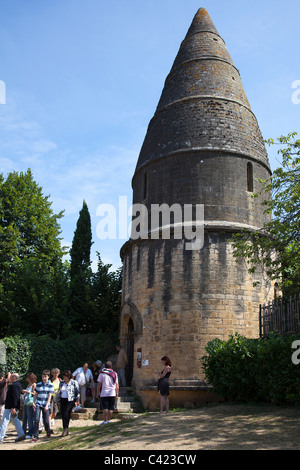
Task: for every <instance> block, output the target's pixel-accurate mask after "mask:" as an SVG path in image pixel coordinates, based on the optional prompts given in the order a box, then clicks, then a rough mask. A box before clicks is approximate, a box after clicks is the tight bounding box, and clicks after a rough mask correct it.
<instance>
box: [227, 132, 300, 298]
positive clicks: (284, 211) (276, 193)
mask: <svg viewBox="0 0 300 470" xmlns="http://www.w3.org/2000/svg"><path fill="white" fill-rule="evenodd" d="M267 144H268V145H270V146H273V145H278V146H279V150H278V154H279V155H280V156H281V165H280V167H278V168H277V169H276V170H275V171H274V173H273V176H272V178H270V180H269V181H264V180H261V182H262V183H263V189H262V192H263V193H264V194H265V201H264V203H263V204H264V206H265V211H266V213H268V214H270V215H272V219H271V220H270V221H269V222H268V223H266V224H265V225H264V227H261V229H260V230H258V231H255V232H253V233H249V232H247V231H244V232H242V233H241V234H238V235H236V236H235V241H234V251H235V256H236V258H240V257H244V258H246V259H247V262H248V264H249V271H250V272H255V270H256V269H257V266H258V265H262V266H263V268H264V271H265V273H266V274H267V276H268V278H269V279H272V280H276V281H277V282H279V284H280V286H281V288H282V291H283V293H284V294H285V295H291V294H294V293H297V292H299V290H300V140H299V139H297V133H296V132H294V133H290V134H288V136H281V137H279V138H278V139H277V141H276V142H275V141H274V140H273V139H269V140H268V141H267ZM254 197H257V194H254Z"/></svg>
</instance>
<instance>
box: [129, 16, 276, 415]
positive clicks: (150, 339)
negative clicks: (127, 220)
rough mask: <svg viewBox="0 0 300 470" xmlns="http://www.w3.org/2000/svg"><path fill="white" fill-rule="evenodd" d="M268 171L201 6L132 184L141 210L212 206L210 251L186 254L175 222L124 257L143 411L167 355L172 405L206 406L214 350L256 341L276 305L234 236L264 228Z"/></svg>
mask: <svg viewBox="0 0 300 470" xmlns="http://www.w3.org/2000/svg"><path fill="white" fill-rule="evenodd" d="M270 173H271V172H270V167H269V162H268V156H267V153H266V149H265V146H264V142H263V138H262V135H261V132H260V130H259V126H258V123H257V120H256V117H255V115H254V114H253V112H252V110H251V108H250V105H249V102H248V99H247V97H246V94H245V91H244V88H243V85H242V82H241V77H240V74H239V71H238V69H237V68H236V67H235V65H234V63H233V61H232V58H231V56H230V55H229V53H228V51H227V48H226V45H225V42H224V40H223V39H222V38H221V37H220V35H219V33H218V31H217V29H216V27H215V26H214V24H213V22H212V20H211V18H210V16H209V15H208V13H207V11H206V10H205V9H204V8H200V10H199V11H198V12H197V14H196V15H195V18H194V20H193V22H192V24H191V27H190V29H189V30H188V33H187V35H186V37H185V39H184V41H183V42H182V44H181V47H180V50H179V52H178V55H177V57H176V59H175V61H174V64H173V67H172V69H171V72H170V73H169V75H168V77H167V78H166V81H165V86H164V89H163V92H162V95H161V98H160V101H159V103H158V106H157V109H156V112H155V114H154V117H153V118H152V120H151V121H150V124H149V127H148V131H147V134H146V137H145V140H144V143H143V146H142V149H141V152H140V155H139V159H138V162H137V166H136V170H135V173H134V176H133V180H132V187H133V203H134V204H142V205H144V206H145V207H146V208H147V210H148V213H151V208H152V207H153V205H161V204H167V205H168V207H170V206H173V204H177V205H178V204H179V205H180V207H182V208H183V207H184V205H187V204H189V205H192V206H193V207H196V205H203V206H204V229H205V230H204V243H203V246H201V249H198V250H188V249H186V240H185V239H184V237H181V239H177V238H176V239H175V237H174V236H172V234H174V233H175V225H174V220H173V224H172V220H170V222H171V231H170V236H169V238H168V237H163V236H162V232H161V231H160V232H158V231H157V230H156V231H155V228H156V227H153V226H149V232H148V237H145V236H143V237H142V238H137V237H134V238H133V237H132V238H131V239H130V240H129V241H128V242H127V243H126V244H125V245H124V246H123V247H122V249H121V258H122V260H123V268H124V281H123V294H122V295H123V299H122V300H123V302H122V311H121V329H120V341H121V343H122V344H123V346H124V347H125V348H126V349H127V352H128V354H129V358H130V367H129V377H128V379H129V381H131V383H132V386H133V387H134V388H135V390H136V393H138V394H139V395H140V396H141V398H142V400H143V402H144V405H145V406H147V407H151V406H157V404H158V400H159V397H158V393H157V392H156V387H155V383H156V379H157V376H155V375H154V374H153V369H155V368H159V367H161V366H160V359H161V357H162V356H164V355H167V356H169V357H170V358H171V360H172V363H173V371H172V375H171V378H170V386H171V402H172V404H175V403H176V404H178V405H185V404H186V403H187V402H188V403H191V402H192V403H198V402H199V401H201V399H203V395H204V390H205V383H204V382H203V379H204V377H203V371H202V368H201V361H200V358H201V356H202V355H203V354H204V352H205V350H204V348H205V346H206V344H207V342H208V341H210V340H212V339H213V338H216V337H218V338H221V339H227V338H228V336H229V335H231V334H234V333H235V332H238V333H240V334H243V335H245V336H247V337H258V311H259V304H260V303H263V302H265V301H266V300H267V299H269V298H270V295H271V291H270V286H266V284H265V282H262V283H261V284H260V285H259V286H258V287H253V280H254V279H253V278H252V277H251V276H250V275H249V274H248V271H247V266H246V263H244V262H242V261H240V262H238V263H237V262H236V261H235V259H234V257H233V250H232V244H231V238H232V235H233V234H234V233H236V232H238V231H240V230H241V229H243V228H246V229H249V230H251V229H253V228H254V227H255V228H260V227H261V226H262V225H263V224H264V221H265V220H264V217H265V216H264V213H263V207H262V206H261V200H260V199H259V198H257V199H253V198H252V193H253V191H256V190H257V189H258V187H257V185H258V183H257V179H258V178H268V177H269V176H270ZM198 222H199V221H198ZM195 223H196V221H195ZM163 224H164V222H163V221H161V223H160V229H163V228H164V226H163ZM184 224H185V222H184V221H182V224H181V227H182V228H184ZM151 230H152V232H151ZM154 232H155V233H156V235H154ZM182 233H184V232H183V231H182ZM151 234H153V236H151ZM144 235H145V234H144ZM259 276H261V277H262V274H261V275H258V274H256V278H257V277H259Z"/></svg>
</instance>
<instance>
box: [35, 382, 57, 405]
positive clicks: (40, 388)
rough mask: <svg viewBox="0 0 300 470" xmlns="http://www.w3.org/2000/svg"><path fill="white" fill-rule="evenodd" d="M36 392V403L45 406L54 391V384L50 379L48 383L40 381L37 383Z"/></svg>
mask: <svg viewBox="0 0 300 470" xmlns="http://www.w3.org/2000/svg"><path fill="white" fill-rule="evenodd" d="M35 392H36V394H37V397H36V401H35V404H36V405H37V406H39V407H40V408H45V406H46V404H47V401H48V398H49V393H54V385H53V384H52V383H51V382H50V381H49V380H48V382H47V383H46V384H44V382H39V383H38V384H36V387H35Z"/></svg>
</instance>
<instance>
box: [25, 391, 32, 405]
mask: <svg viewBox="0 0 300 470" xmlns="http://www.w3.org/2000/svg"><path fill="white" fill-rule="evenodd" d="M32 405H33V395H32V394H31V393H29V394H28V398H27V401H26V406H32Z"/></svg>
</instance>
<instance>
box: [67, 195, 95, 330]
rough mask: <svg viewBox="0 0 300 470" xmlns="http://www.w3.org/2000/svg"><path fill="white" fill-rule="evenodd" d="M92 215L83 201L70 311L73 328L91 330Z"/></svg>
mask: <svg viewBox="0 0 300 470" xmlns="http://www.w3.org/2000/svg"><path fill="white" fill-rule="evenodd" d="M92 243H93V242H92V229H91V217H90V213H89V210H88V206H87V204H86V202H85V201H83V206H82V209H81V211H80V213H79V218H78V221H77V225H76V230H75V233H74V237H73V242H72V247H71V250H70V257H71V266H70V301H69V313H70V323H71V325H72V329H74V330H75V331H77V332H86V331H89V329H90V325H89V317H90V311H91V308H90V282H91V275H92V272H91V247H92Z"/></svg>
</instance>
